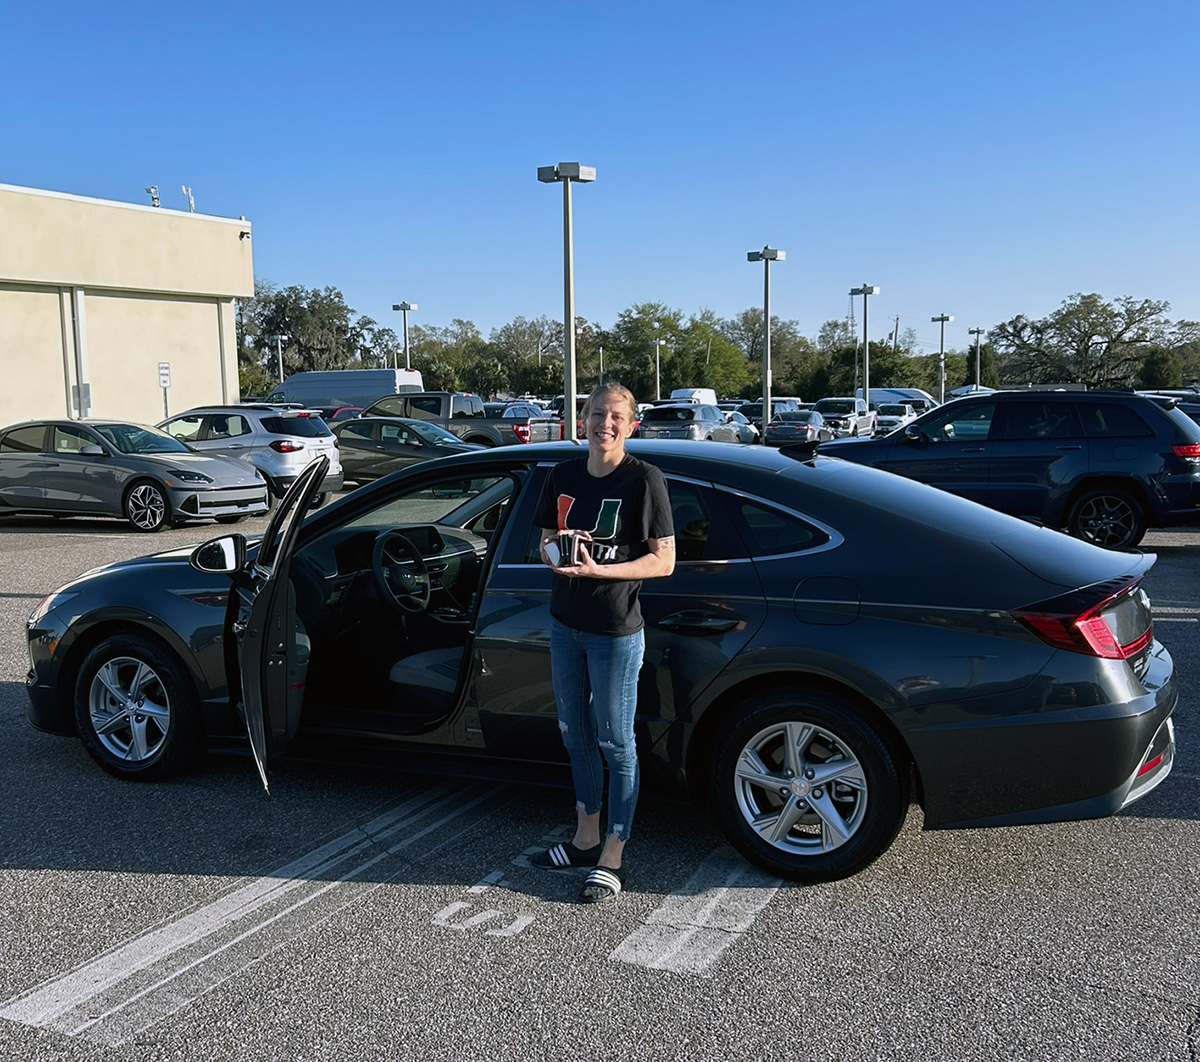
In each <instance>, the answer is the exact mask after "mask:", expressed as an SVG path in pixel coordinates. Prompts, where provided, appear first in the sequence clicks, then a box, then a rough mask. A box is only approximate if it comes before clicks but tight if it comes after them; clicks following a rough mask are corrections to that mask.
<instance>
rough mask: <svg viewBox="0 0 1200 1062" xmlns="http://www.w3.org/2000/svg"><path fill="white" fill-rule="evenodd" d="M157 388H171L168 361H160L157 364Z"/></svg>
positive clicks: (169, 364)
mask: <svg viewBox="0 0 1200 1062" xmlns="http://www.w3.org/2000/svg"><path fill="white" fill-rule="evenodd" d="M158 386H159V387H170V386H171V363H170V362H169V361H160V362H159V363H158Z"/></svg>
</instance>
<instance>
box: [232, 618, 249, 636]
mask: <svg viewBox="0 0 1200 1062" xmlns="http://www.w3.org/2000/svg"><path fill="white" fill-rule="evenodd" d="M230 629H231V630H232V631H233V633H234V634H245V633H246V625H245V624H244V623H243V622H242V621H241V620H234V621H233V623H232V624H230Z"/></svg>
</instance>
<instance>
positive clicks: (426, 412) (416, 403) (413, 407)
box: [408, 395, 442, 420]
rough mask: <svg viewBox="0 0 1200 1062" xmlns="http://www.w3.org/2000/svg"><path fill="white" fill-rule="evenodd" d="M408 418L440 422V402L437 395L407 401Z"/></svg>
mask: <svg viewBox="0 0 1200 1062" xmlns="http://www.w3.org/2000/svg"><path fill="white" fill-rule="evenodd" d="M408 404H409V412H408V415H409V416H410V417H416V418H417V419H418V420H441V418H442V400H441V399H440V398H439V397H437V395H429V396H425V397H419V398H410V399H408Z"/></svg>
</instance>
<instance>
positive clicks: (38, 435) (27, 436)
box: [0, 424, 46, 454]
mask: <svg viewBox="0 0 1200 1062" xmlns="http://www.w3.org/2000/svg"><path fill="white" fill-rule="evenodd" d="M45 438H46V428H45V425H43V424H39V425H37V426H36V427H33V428H17V430H16V431H10V432H9V433H8V434H7V435H6V436H4V440H3V442H0V452H3V453H6V454H37V453H41V452H42V443H43V441H44V440H45Z"/></svg>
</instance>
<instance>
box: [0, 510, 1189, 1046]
mask: <svg viewBox="0 0 1200 1062" xmlns="http://www.w3.org/2000/svg"><path fill="white" fill-rule="evenodd" d="M264 525H265V519H260V520H248V521H246V522H245V523H244V524H243V525H240V526H239V530H245V531H247V532H248V533H253V532H254V531H255V530H260V529H261V528H262V526H264ZM222 530H224V529H222V528H217V527H216V526H215V525H212V526H203V525H200V526H193V527H188V528H183V529H177V530H170V531H167V532H164V533H161V534H157V535H140V534H136V533H133V532H130V531H127V530H126V528H125V525H123V524H122V523H120V522H119V521H115V520H113V521H108V520H84V519H80V520H63V521H52V520H39V519H11V518H8V519H4V520H0V575H2V578H0V742H2V745H0V751H2V754H0V793H2V794H3V798H4V799H3V801H2V803H0V913H2V917H0V1058H6V1059H38V1060H41V1059H88V1060H92V1059H96V1060H99V1059H103V1060H106V1062H107V1060H133V1059H138V1060H145V1062H151V1060H159V1059H162V1060H166V1059H172V1060H197V1062H200V1060H203V1062H215V1060H225V1059H229V1060H238V1062H242V1060H248V1059H254V1060H259V1059H261V1060H281V1062H297V1060H304V1062H309V1060H323V1059H338V1060H342V1059H366V1060H374V1059H410V1058H411V1059H421V1060H440V1059H454V1060H461V1059H475V1058H480V1059H520V1060H522V1062H531V1060H541V1059H554V1060H558V1059H575V1058H584V1057H587V1058H595V1059H604V1060H609V1059H613V1060H616V1059H638V1060H643V1059H664V1060H673V1059H687V1060H690V1062H699V1060H710V1059H712V1060H716V1059H750V1058H753V1059H759V1060H774V1059H780V1060H783V1059H787V1060H806V1062H808V1060H812V1062H817V1060H830V1062H832V1060H838V1062H845V1060H859V1059H863V1060H873V1059H880V1060H883V1059H888V1060H893V1059H913V1060H921V1062H938V1060H947V1062H950V1060H955V1062H957V1060H966V1059H970V1060H976V1059H979V1060H984V1059H1005V1060H1008V1059H1037V1060H1039V1062H1049V1060H1057V1059H1088V1060H1093V1059H1094V1060H1100V1059H1104V1060H1108V1059H1122V1060H1137V1062H1141V1060H1158V1059H1162V1060H1172V1062H1176V1060H1177V1062H1194V1060H1195V1059H1197V1057H1200V1017H1198V1015H1200V934H1198V933H1197V923H1198V920H1200V914H1198V912H1200V875H1198V874H1197V867H1198V865H1200V858H1198V857H1200V825H1198V819H1200V784H1198V783H1200V766H1197V753H1196V750H1197V747H1198V746H1197V740H1196V738H1195V729H1196V718H1197V711H1196V704H1197V698H1196V693H1195V692H1194V691H1195V690H1196V689H1197V688H1198V687H1197V683H1198V682H1200V674H1198V671H1200V640H1198V634H1200V570H1198V564H1197V562H1198V561H1200V533H1196V532H1191V531H1158V532H1151V534H1150V535H1149V536H1147V539H1146V541H1145V543H1144V544H1143V548H1146V549H1148V550H1152V551H1154V552H1155V553H1157V554H1158V558H1159V559H1158V563H1157V564H1156V566H1155V567H1154V569H1153V570H1152V571H1151V572H1150V574H1149V576H1148V577H1147V580H1146V584H1145V585H1146V588H1147V590H1148V592H1149V594H1150V597H1151V600H1152V602H1153V604H1154V611H1155V622H1156V633H1157V636H1158V638H1159V640H1160V641H1162V642H1163V643H1164V644H1166V646H1167V647H1168V648H1169V649H1170V651H1171V652H1172V654H1173V656H1174V658H1175V661H1176V665H1177V667H1178V669H1179V672H1180V676H1181V681H1182V691H1183V692H1182V698H1181V701H1180V705H1179V708H1178V710H1177V712H1176V715H1175V720H1176V728H1177V729H1176V733H1177V739H1178V755H1177V760H1176V765H1175V769H1174V772H1173V774H1172V775H1171V777H1170V778H1169V779H1168V780H1167V781H1166V782H1165V783H1164V784H1163V785H1162V786H1161V787H1160V788H1159V789H1158V790H1156V791H1155V792H1154V793H1152V794H1151V795H1150V796H1149V797H1147V798H1146V799H1145V800H1143V801H1142V802H1140V803H1138V804H1135V805H1134V806H1133V807H1131V808H1130V809H1128V810H1127V811H1125V812H1123V813H1122V814H1120V815H1118V816H1116V817H1114V818H1110V819H1103V820H1097V821H1091V822H1084V823H1063V824H1057V825H1052V826H1039V827H1018V828H1009V829H995V830H970V831H945V832H931V833H925V832H923V831H922V830H921V814H920V810H919V809H918V808H917V807H913V808H912V809H911V810H910V813H909V816H908V820H907V822H906V824H905V827H904V829H903V831H902V832H901V834H900V836H899V838H898V839H897V841H896V843H895V844H894V846H893V847H892V848H891V849H890V850H889V851H888V852H887V853H886V854H885V855H884V856H883V858H881V859H880V860H879V861H878V862H877V863H876V864H874V865H873V866H871V867H870V868H868V869H867V870H866V871H864V872H863V873H861V874H859V875H857V876H856V877H854V878H851V879H849V880H846V881H840V882H836V883H833V884H828V885H820V886H810V887H801V886H796V885H792V884H787V883H782V882H780V881H778V880H776V879H772V878H769V877H767V876H766V875H763V874H761V873H760V872H757V871H755V870H754V869H753V868H751V867H750V866H749V865H748V864H746V863H744V862H743V861H742V860H741V859H739V858H738V857H737V856H736V855H734V854H733V853H732V852H731V851H730V850H729V849H728V848H727V847H726V846H725V843H724V841H723V839H722V838H721V836H720V834H719V833H718V831H717V830H716V828H715V827H714V825H713V824H712V823H711V822H710V820H709V818H708V816H707V815H706V813H705V812H704V811H703V810H701V809H693V808H690V807H687V806H684V805H680V804H676V803H666V802H654V801H645V802H643V805H642V806H641V807H640V808H639V819H638V827H637V831H636V835H635V837H634V839H633V840H632V841H631V843H630V846H629V849H628V853H627V855H628V862H627V865H628V869H629V881H628V885H627V890H626V892H625V893H624V894H623V895H622V897H621V898H620V900H619V902H617V903H615V904H612V905H608V906H603V907H585V906H580V905H578V904H576V903H575V902H574V899H575V896H576V894H577V892H578V889H579V885H580V881H581V879H580V877H579V873H578V872H546V871H540V870H537V869H536V868H534V867H532V866H530V865H529V864H528V859H527V857H528V854H529V852H530V851H531V850H534V849H536V848H537V847H541V846H543V845H545V844H546V843H547V842H549V841H552V840H554V839H556V838H561V837H563V836H566V835H568V833H569V830H570V825H569V824H570V822H571V821H572V820H573V812H572V806H573V799H572V797H571V795H570V794H569V793H566V792H559V791H555V790H551V789H545V788H536V787H533V786H528V787H526V786H518V785H497V784H492V783H482V782H469V781H461V780H454V779H438V778H436V777H429V776H416V775H411V774H404V773H401V772H397V771H392V770H384V769H377V768H362V767H352V766H347V765H342V764H330V763H321V762H307V761H295V760H284V761H282V762H281V763H279V764H278V765H277V766H276V767H275V768H274V769H273V781H272V795H271V796H269V797H268V796H266V795H265V794H264V793H263V792H262V790H261V787H260V786H259V784H258V782H257V779H256V776H255V773H254V770H253V767H252V765H251V764H250V762H249V761H248V760H247V759H244V758H240V757H235V756H225V757H219V756H210V757H208V758H206V759H205V760H204V761H203V762H201V763H200V764H199V765H198V766H197V767H195V768H194V769H193V770H191V771H190V772H189V773H187V774H186V775H185V776H183V777H180V778H178V779H175V780H172V781H169V782H162V783H132V782H121V781H117V780H115V779H113V778H110V777H109V776H108V775H106V774H104V773H103V772H102V771H100V770H99V768H97V767H96V766H95V765H94V764H93V763H92V761H91V760H90V759H89V758H88V757H87V755H86V754H85V753H84V751H83V749H82V746H81V745H80V744H79V743H78V741H76V740H74V739H66V738H58V737H52V736H50V735H46V734H42V733H39V732H37V731H35V730H33V729H32V728H31V727H30V726H29V725H28V723H27V722H26V718H25V712H26V698H25V693H24V677H25V673H26V670H27V668H28V657H27V653H26V650H25V645H24V620H25V617H26V616H27V615H28V613H29V612H30V611H31V610H32V608H33V607H34V605H35V604H36V602H37V600H38V599H40V598H41V597H42V596H43V595H44V594H46V593H48V592H50V591H51V590H53V589H54V588H55V587H57V586H59V585H60V584H62V583H63V582H65V581H66V580H67V579H69V578H71V577H73V576H75V575H77V574H79V573H81V572H83V571H85V570H87V569H90V568H92V567H95V566H96V565H99V564H103V563H105V562H107V561H111V560H115V559H118V558H121V557H127V556H132V555H135V554H138V553H144V552H149V551H152V550H156V549H165V548H169V547H173V546H178V545H182V544H184V543H187V542H198V541H201V540H203V539H204V538H206V537H211V536H214V535H216V534H218V533H220V532H221V531H222ZM1014 769H1019V766H1017V765H1015V766H1014Z"/></svg>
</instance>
